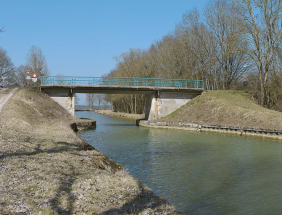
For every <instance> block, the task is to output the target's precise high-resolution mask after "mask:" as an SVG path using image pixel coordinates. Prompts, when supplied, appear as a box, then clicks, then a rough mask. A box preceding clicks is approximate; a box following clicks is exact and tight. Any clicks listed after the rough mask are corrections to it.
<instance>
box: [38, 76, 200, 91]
mask: <svg viewBox="0 0 282 215" xmlns="http://www.w3.org/2000/svg"><path fill="white" fill-rule="evenodd" d="M47 85H52V86H57V85H76V86H79V85H86V86H125V87H127V86H128V87H130V86H135V87H174V88H197V89H204V82H203V81H202V80H186V79H160V78H126V77H75V76H42V77H41V86H47Z"/></svg>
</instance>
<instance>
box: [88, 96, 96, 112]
mask: <svg viewBox="0 0 282 215" xmlns="http://www.w3.org/2000/svg"><path fill="white" fill-rule="evenodd" d="M86 102H87V104H88V107H89V108H90V109H92V110H93V109H94V102H95V94H93V93H88V94H86Z"/></svg>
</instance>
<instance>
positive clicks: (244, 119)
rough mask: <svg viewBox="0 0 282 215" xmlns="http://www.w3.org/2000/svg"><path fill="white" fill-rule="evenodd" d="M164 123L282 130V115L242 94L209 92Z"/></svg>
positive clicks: (236, 92)
mask: <svg viewBox="0 0 282 215" xmlns="http://www.w3.org/2000/svg"><path fill="white" fill-rule="evenodd" d="M162 121H169V122H189V123H196V124H206V125H217V126H231V127H245V128H254V129H269V130H282V113H281V112H277V111H273V110H269V109H266V108H263V107H261V106H259V105H257V104H256V103H255V102H254V101H252V100H251V98H250V96H249V94H248V93H245V92H242V91H209V92H205V93H203V94H202V95H201V96H198V97H196V98H195V99H193V100H192V101H191V102H189V103H187V104H186V105H184V106H183V107H181V108H180V109H178V110H177V111H175V112H174V113H172V114H170V115H169V116H167V117H165V118H163V119H162Z"/></svg>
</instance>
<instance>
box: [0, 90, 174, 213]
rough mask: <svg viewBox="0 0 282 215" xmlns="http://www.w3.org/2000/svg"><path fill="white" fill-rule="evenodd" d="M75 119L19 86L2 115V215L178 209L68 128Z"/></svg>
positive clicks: (42, 97) (47, 99)
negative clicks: (87, 148) (86, 145)
mask: <svg viewBox="0 0 282 215" xmlns="http://www.w3.org/2000/svg"><path fill="white" fill-rule="evenodd" d="M76 120H77V119H76V118H74V117H73V116H71V115H70V114H69V113H68V112H67V111H66V110H65V109H63V108H62V107H61V106H60V105H58V104H57V103H55V102H54V101H53V100H52V99H51V98H49V97H48V96H47V95H45V94H43V93H40V92H38V91H36V90H32V89H27V88H21V89H19V90H18V91H17V92H16V93H15V94H14V95H13V96H12V97H11V98H10V100H9V101H8V102H7V103H6V104H5V105H4V107H3V109H2V111H1V112H0V191H1V192H0V200H1V201H0V214H100V213H103V214H138V213H145V214H151V213H155V214H172V213H175V210H174V208H173V207H172V206H170V205H168V203H167V202H166V200H164V199H162V198H160V197H157V196H156V195H155V194H154V193H153V192H152V191H151V190H150V189H149V188H148V187H146V186H144V185H142V184H141V183H140V182H138V181H137V180H135V179H134V178H133V177H131V176H130V175H129V174H128V173H127V172H125V171H124V170H122V169H121V166H120V165H118V164H116V163H115V162H113V161H111V160H110V159H109V158H107V157H106V156H105V155H103V154H102V153H100V152H99V151H97V150H95V149H94V148H92V150H84V149H85V147H82V146H83V144H85V142H84V141H83V140H81V139H80V138H79V137H78V136H77V135H76V134H75V132H73V131H72V129H71V128H70V124H71V123H72V122H74V121H76Z"/></svg>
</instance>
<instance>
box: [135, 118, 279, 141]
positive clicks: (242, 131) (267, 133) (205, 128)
mask: <svg viewBox="0 0 282 215" xmlns="http://www.w3.org/2000/svg"><path fill="white" fill-rule="evenodd" d="M136 124H138V125H139V126H143V127H149V128H163V129H182V130H188V131H197V132H215V133H222V134H231V135H239V136H246V137H261V138H271V139H278V140H282V131H281V130H267V129H264V130H262V129H254V128H242V127H229V126H215V125H198V124H192V123H181V122H164V121H161V122H157V121H156V122H152V121H145V120H140V121H137V123H136Z"/></svg>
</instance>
